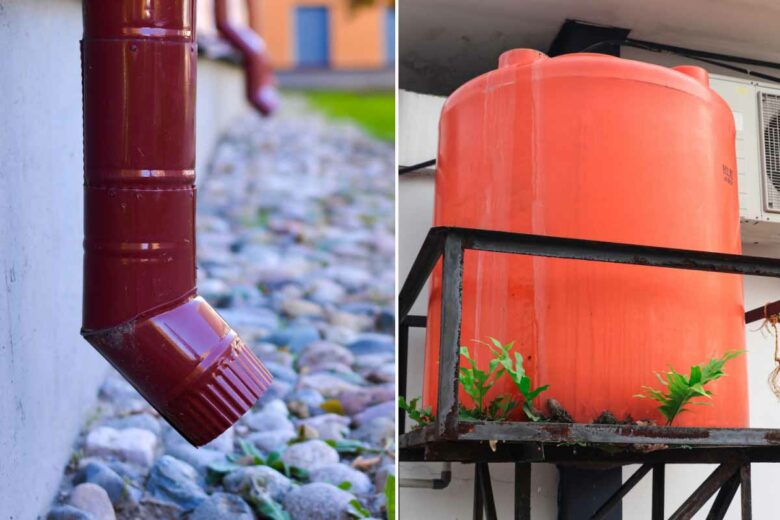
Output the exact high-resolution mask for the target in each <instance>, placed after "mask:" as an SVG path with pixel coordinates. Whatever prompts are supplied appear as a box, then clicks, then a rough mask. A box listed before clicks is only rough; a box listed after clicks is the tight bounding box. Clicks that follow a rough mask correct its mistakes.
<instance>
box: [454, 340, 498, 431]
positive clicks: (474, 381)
mask: <svg viewBox="0 0 780 520" xmlns="http://www.w3.org/2000/svg"><path fill="white" fill-rule="evenodd" d="M460 355H461V357H462V358H463V359H464V360H465V361H466V363H461V367H460V371H459V380H460V384H461V386H462V387H463V390H464V391H465V392H466V393H467V394H468V395H469V397H471V399H472V400H473V401H474V404H475V405H476V406H475V407H474V408H473V409H471V410H469V409H466V408H462V411H461V414H464V413H465V414H466V415H473V416H474V417H475V418H477V419H482V418H490V417H489V416H488V414H489V412H490V410H491V409H493V410H498V409H501V406H500V405H496V406H491V407H489V408H486V407H485V397H487V393H488V392H489V391H490V389H491V388H493V385H494V384H495V383H496V381H498V379H499V378H500V377H501V376H502V375H504V369H503V367H502V366H501V365H500V364H499V361H498V359H496V358H493V359H491V360H490V363H489V364H488V370H487V371H484V370H480V369H479V368H477V362H476V361H474V359H472V357H471V354H470V353H469V349H468V347H460ZM489 404H492V403H489Z"/></svg>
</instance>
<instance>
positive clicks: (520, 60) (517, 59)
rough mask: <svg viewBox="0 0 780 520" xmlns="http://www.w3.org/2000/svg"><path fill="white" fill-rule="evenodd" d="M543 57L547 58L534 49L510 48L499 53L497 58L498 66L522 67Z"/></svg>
mask: <svg viewBox="0 0 780 520" xmlns="http://www.w3.org/2000/svg"><path fill="white" fill-rule="evenodd" d="M544 59H547V55H546V54H545V53H543V52H539V51H537V50H535V49H512V50H509V51H505V52H503V53H501V56H499V58H498V68H499V69H503V68H504V67H522V66H523V65H530V64H531V63H533V62H535V61H539V60H544Z"/></svg>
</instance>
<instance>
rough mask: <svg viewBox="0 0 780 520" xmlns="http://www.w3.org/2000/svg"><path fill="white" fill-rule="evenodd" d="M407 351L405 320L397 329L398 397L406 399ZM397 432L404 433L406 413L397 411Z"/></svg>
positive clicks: (407, 338) (407, 333) (407, 326)
mask: <svg viewBox="0 0 780 520" xmlns="http://www.w3.org/2000/svg"><path fill="white" fill-rule="evenodd" d="M408 351H409V325H408V324H407V323H406V322H405V320H401V321H400V322H399V327H398V395H399V396H401V397H403V398H404V399H406V366H407V356H408ZM398 431H399V432H400V433H404V432H405V431H406V412H405V411H404V410H398Z"/></svg>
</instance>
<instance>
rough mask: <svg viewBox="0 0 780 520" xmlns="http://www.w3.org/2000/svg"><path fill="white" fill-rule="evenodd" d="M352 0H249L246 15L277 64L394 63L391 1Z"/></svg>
mask: <svg viewBox="0 0 780 520" xmlns="http://www.w3.org/2000/svg"><path fill="white" fill-rule="evenodd" d="M357 3H360V2H357ZM355 4H356V2H351V1H350V0H249V19H250V24H251V26H252V28H254V29H255V31H257V32H258V33H259V34H260V35H261V36H262V37H263V39H264V40H265V42H266V44H267V45H268V50H269V52H270V55H271V62H272V64H273V66H274V68H276V69H280V70H290V69H299V68H331V69H341V70H371V69H382V68H388V67H393V66H394V64H395V7H394V3H393V2H392V1H391V0H377V1H375V2H373V3H371V4H370V5H357V6H356V5H355Z"/></svg>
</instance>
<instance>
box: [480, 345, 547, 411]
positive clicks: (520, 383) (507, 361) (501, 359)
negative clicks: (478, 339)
mask: <svg viewBox="0 0 780 520" xmlns="http://www.w3.org/2000/svg"><path fill="white" fill-rule="evenodd" d="M490 342H491V343H492V345H489V347H490V350H491V351H492V352H493V356H494V358H493V359H494V361H497V362H498V364H499V365H501V367H502V368H503V370H504V372H506V373H507V374H508V375H509V378H510V379H511V380H512V382H513V383H514V384H515V386H516V387H517V389H518V391H519V392H520V394H521V395H522V396H523V412H525V415H526V417H528V418H529V419H531V420H532V421H534V422H538V421H541V420H543V419H544V418H543V417H542V416H541V414H539V412H538V411H537V410H536V409H535V408H534V406H533V400H534V399H535V398H536V397H537V396H538V395H539V394H541V393H542V392H544V391H545V390H547V389H548V388H549V387H550V385H543V386H540V387H537V388H532V384H531V378H530V377H528V375H526V373H525V368H524V367H523V356H522V355H521V354H520V353H519V352H515V353H514V354H515V355H514V361H513V360H512V355H511V352H510V351H511V350H512V347H513V346H514V344H515V342H514V341H513V342H511V343H507V344H506V345H503V344H501V342H500V341H498V340H497V339H496V338H490ZM491 363H492V362H491Z"/></svg>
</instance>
